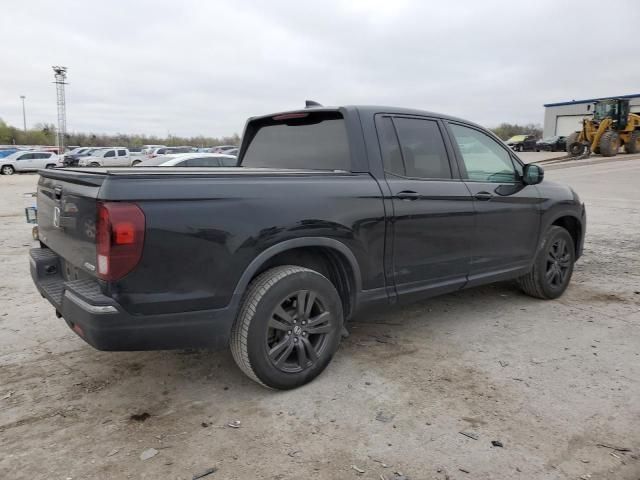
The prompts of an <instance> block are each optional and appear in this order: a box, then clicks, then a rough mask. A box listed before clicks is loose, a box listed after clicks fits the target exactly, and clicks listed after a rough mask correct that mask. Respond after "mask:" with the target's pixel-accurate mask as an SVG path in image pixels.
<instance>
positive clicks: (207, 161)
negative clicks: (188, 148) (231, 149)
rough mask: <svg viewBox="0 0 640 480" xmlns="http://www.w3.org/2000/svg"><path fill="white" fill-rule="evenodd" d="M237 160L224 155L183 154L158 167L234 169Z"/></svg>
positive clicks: (231, 156)
mask: <svg viewBox="0 0 640 480" xmlns="http://www.w3.org/2000/svg"><path fill="white" fill-rule="evenodd" d="M237 163H238V158H237V157H235V156H233V155H226V154H224V153H183V154H180V155H175V156H174V157H173V158H171V159H169V160H167V161H166V162H164V163H161V164H160V165H158V166H159V167H235V166H236V165H237Z"/></svg>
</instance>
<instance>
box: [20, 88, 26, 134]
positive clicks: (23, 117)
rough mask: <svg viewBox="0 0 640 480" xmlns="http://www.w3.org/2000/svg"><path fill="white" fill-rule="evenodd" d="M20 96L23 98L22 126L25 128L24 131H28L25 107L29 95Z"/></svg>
mask: <svg viewBox="0 0 640 480" xmlns="http://www.w3.org/2000/svg"><path fill="white" fill-rule="evenodd" d="M20 98H21V99H22V126H23V128H24V133H27V114H26V111H25V109H24V99H25V98H27V97H25V96H24V95H20Z"/></svg>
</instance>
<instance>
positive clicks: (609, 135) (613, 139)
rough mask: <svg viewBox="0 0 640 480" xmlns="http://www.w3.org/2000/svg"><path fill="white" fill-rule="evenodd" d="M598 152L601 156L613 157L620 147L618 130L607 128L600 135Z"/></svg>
mask: <svg viewBox="0 0 640 480" xmlns="http://www.w3.org/2000/svg"><path fill="white" fill-rule="evenodd" d="M599 147H600V153H601V154H602V156H603V157H615V156H616V155H617V154H618V150H619V149H620V136H619V135H618V132H614V131H613V130H609V131H607V132H604V133H603V134H602V136H601V137H600V145H599Z"/></svg>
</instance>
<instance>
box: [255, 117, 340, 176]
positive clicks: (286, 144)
mask: <svg viewBox="0 0 640 480" xmlns="http://www.w3.org/2000/svg"><path fill="white" fill-rule="evenodd" d="M298 115H302V116H301V117H295V118H291V117H290V118H280V119H279V118H278V116H276V117H274V118H270V119H267V120H262V121H260V122H259V123H258V122H255V123H253V124H250V125H249V128H250V131H249V132H248V135H249V137H250V138H251V140H250V143H249V146H248V148H247V150H246V152H245V153H244V158H243V159H242V166H244V167H274V168H311V169H322V170H350V169H351V158H350V154H349V142H348V140H347V129H346V127H345V123H344V119H343V118H342V115H340V113H338V112H322V113H303V114H298Z"/></svg>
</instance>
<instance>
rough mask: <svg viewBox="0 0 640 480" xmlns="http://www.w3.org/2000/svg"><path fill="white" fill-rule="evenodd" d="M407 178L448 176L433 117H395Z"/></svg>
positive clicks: (447, 161)
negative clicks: (428, 118)
mask: <svg viewBox="0 0 640 480" xmlns="http://www.w3.org/2000/svg"><path fill="white" fill-rule="evenodd" d="M393 123H394V124H395V126H396V131H397V132H398V140H399V141H400V147H401V152H402V159H403V161H404V168H405V171H406V172H407V177H418V178H451V167H450V166H449V159H448V157H447V151H446V150H445V147H444V141H443V140H442V134H441V133H440V128H438V123H437V122H436V121H435V120H422V119H418V118H394V119H393Z"/></svg>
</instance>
